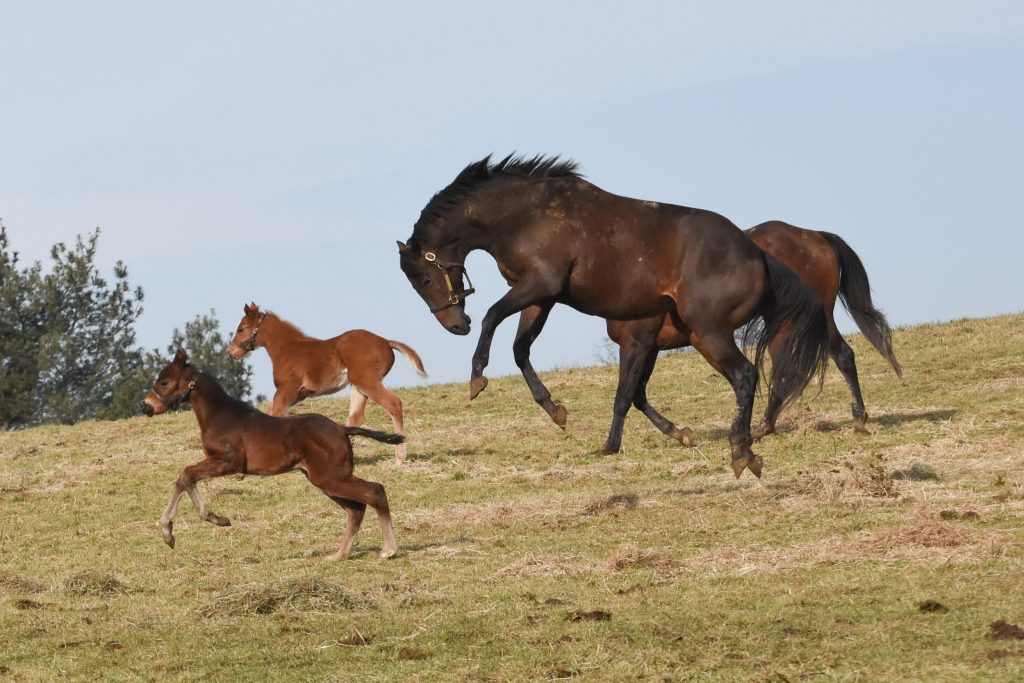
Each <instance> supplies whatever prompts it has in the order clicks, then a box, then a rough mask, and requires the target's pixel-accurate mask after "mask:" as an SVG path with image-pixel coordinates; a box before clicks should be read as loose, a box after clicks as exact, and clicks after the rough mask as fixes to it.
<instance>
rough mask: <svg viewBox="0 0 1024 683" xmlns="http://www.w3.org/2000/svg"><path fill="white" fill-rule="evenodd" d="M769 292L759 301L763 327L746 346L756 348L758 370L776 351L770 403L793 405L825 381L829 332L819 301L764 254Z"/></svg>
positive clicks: (755, 329) (756, 329) (747, 336)
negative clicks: (767, 355)
mask: <svg viewBox="0 0 1024 683" xmlns="http://www.w3.org/2000/svg"><path fill="white" fill-rule="evenodd" d="M764 262H765V269H766V271H767V276H768V277H767V279H768V282H767V289H766V291H765V296H764V299H762V301H761V310H760V313H761V316H762V318H763V322H762V323H761V324H759V325H756V324H755V325H754V326H753V327H748V328H747V330H746V331H745V332H744V338H745V339H744V340H745V341H746V340H748V339H749V340H750V341H752V342H753V343H754V345H755V347H756V350H755V354H754V363H755V365H757V368H758V370H760V369H761V368H762V367H763V365H764V356H765V352H766V351H767V350H768V348H769V347H771V348H772V374H771V377H770V378H769V382H768V400H769V402H771V401H772V400H773V399H781V400H782V404H783V405H786V404H787V403H789V402H791V401H792V400H793V399H795V398H796V397H797V396H799V395H800V392H802V391H803V390H804V388H805V387H806V386H807V384H808V383H809V382H810V381H811V378H813V377H814V376H815V375H818V377H819V381H821V379H823V378H824V376H825V367H826V364H827V363H828V327H827V322H826V321H827V319H828V318H827V315H826V313H825V307H824V306H823V305H822V303H821V300H820V299H818V297H817V296H815V295H814V293H813V292H812V291H811V290H810V288H808V287H807V286H806V285H804V283H803V281H801V280H800V278H799V277H797V275H796V273H794V272H793V271H792V270H790V269H789V268H787V267H786V266H785V265H783V264H782V263H780V262H779V261H777V260H776V259H774V258H773V257H772V256H770V255H769V254H767V253H765V254H764Z"/></svg>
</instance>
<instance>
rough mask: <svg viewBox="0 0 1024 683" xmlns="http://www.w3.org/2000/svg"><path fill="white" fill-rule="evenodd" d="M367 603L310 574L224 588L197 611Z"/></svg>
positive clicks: (333, 608) (238, 612)
mask: <svg viewBox="0 0 1024 683" xmlns="http://www.w3.org/2000/svg"><path fill="white" fill-rule="evenodd" d="M368 606H369V605H368V604H367V602H366V601H365V600H363V599H360V598H354V597H352V596H350V595H348V594H347V593H346V592H345V591H343V590H342V589H341V588H339V587H338V586H336V585H334V584H333V583H331V582H329V581H324V580H323V579H320V578H316V577H310V578H300V579H292V580H288V581H278V582H274V583H270V584H249V585H247V586H242V587H240V588H236V589H234V590H230V591H226V592H224V593H221V594H220V595H218V596H217V597H216V598H215V599H214V600H213V601H212V602H210V603H209V604H207V605H205V606H203V607H201V608H200V609H199V614H201V615H202V616H204V617H214V616H246V615H252V614H273V613H274V612H285V611H287V612H320V613H331V612H340V611H347V610H353V609H363V608H366V607H368Z"/></svg>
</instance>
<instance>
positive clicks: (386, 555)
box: [380, 545, 398, 560]
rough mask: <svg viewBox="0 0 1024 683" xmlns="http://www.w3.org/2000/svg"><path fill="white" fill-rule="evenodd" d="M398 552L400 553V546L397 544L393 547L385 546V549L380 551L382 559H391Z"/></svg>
mask: <svg viewBox="0 0 1024 683" xmlns="http://www.w3.org/2000/svg"><path fill="white" fill-rule="evenodd" d="M397 554H398V546H397V545H396V546H394V547H393V548H384V549H383V550H381V551H380V559H382V560H390V559H391V558H392V557H394V556H395V555H397Z"/></svg>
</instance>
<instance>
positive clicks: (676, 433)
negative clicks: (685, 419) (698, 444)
mask: <svg viewBox="0 0 1024 683" xmlns="http://www.w3.org/2000/svg"><path fill="white" fill-rule="evenodd" d="M669 436H671V437H672V438H673V439H675V440H676V441H678V442H679V443H681V444H683V445H684V446H686V447H687V448H689V447H690V446H692V445H693V430H692V429H690V428H689V427H683V428H682V429H679V428H678V427H673V428H672V433H671V434H670V435H669Z"/></svg>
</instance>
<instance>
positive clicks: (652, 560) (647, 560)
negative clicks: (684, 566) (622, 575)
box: [602, 546, 679, 572]
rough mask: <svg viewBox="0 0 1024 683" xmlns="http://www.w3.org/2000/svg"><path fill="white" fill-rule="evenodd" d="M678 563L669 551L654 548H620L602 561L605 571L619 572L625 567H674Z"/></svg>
mask: <svg viewBox="0 0 1024 683" xmlns="http://www.w3.org/2000/svg"><path fill="white" fill-rule="evenodd" d="M678 564H679V563H678V562H677V561H676V559H675V558H674V557H673V556H672V554H671V553H669V552H668V551H665V550H658V549H656V548H643V549H641V548H637V547H635V546H627V547H625V548H621V549H619V550H618V552H616V553H615V554H614V555H613V556H612V557H610V558H608V560H607V561H606V562H605V563H604V565H603V566H602V568H603V569H604V570H605V571H607V572H621V571H625V570H627V569H638V568H657V567H674V566H676V565H678Z"/></svg>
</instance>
